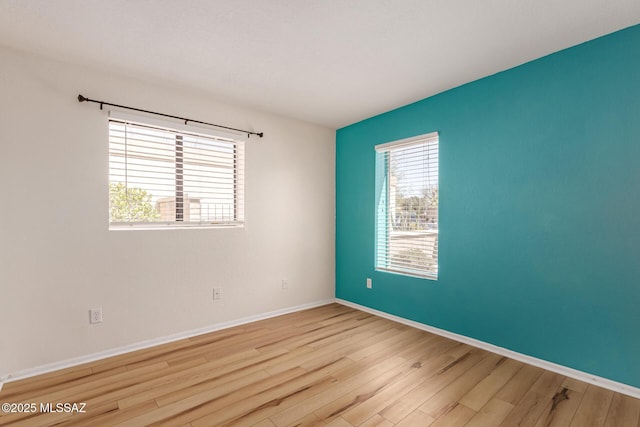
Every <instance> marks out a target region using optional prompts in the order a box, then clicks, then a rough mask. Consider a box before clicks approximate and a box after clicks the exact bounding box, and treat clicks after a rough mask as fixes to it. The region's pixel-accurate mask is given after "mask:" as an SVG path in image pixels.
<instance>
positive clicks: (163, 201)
mask: <svg viewBox="0 0 640 427" xmlns="http://www.w3.org/2000/svg"><path fill="white" fill-rule="evenodd" d="M109 190H110V191H109V195H110V197H109V199H110V200H109V201H110V215H109V216H110V218H109V221H110V224H111V225H112V226H118V225H123V226H132V225H135V226H151V225H155V226H157V225H162V224H166V225H170V226H207V225H239V224H242V222H243V220H244V210H243V206H244V144H243V143H242V142H239V141H235V140H232V139H227V138H219V137H214V136H208V135H200V134H196V133H189V132H185V131H177V130H173V129H169V128H163V127H158V126H150V125H145V124H140V123H132V122H129V121H125V120H119V119H110V120H109Z"/></svg>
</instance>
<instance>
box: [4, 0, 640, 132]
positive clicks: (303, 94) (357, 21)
mask: <svg viewBox="0 0 640 427" xmlns="http://www.w3.org/2000/svg"><path fill="white" fill-rule="evenodd" d="M639 22H640V0H0V44H4V45H6V46H10V47H13V48H17V49H20V50H25V51H31V52H35V53H39V54H43V55H46V56H48V57H53V58H58V59H60V60H63V61H66V62H72V63H81V64H84V65H87V66H90V67H98V68H102V69H106V70H109V71H113V72H116V73H120V74H125V75H129V76H136V77H142V78H144V79H146V80H154V81H158V82H162V83H165V84H166V83H171V84H180V85H183V86H189V87H193V88H197V89H199V90H202V91H206V92H208V93H210V94H212V95H213V96H215V97H217V98H218V99H220V100H223V101H227V102H233V103H237V104H241V105H244V106H249V107H253V108H258V109H261V110H266V111H270V112H274V113H278V114H282V115H285V116H289V117H294V118H299V119H303V120H306V121H309V122H314V123H318V124H321V125H325V126H329V127H332V128H339V127H342V126H345V125H348V124H350V123H353V122H356V121H358V120H361V119H364V118H366V117H370V116H372V115H375V114H378V113H382V112H384V111H387V110H390V109H393V108H395V107H399V106H402V105H405V104H408V103H410V102H413V101H417V100H419V99H422V98H425V97H427V96H430V95H433V94H436V93H438V92H442V91H444V90H446V89H450V88H452V87H455V86H459V85H461V84H463V83H466V82H469V81H472V80H476V79H478V78H481V77H484V76H487V75H490V74H494V73H496V72H498V71H502V70H505V69H508V68H511V67H513V66H516V65H519V64H522V63H524V62H527V61H530V60H532V59H535V58H539V57H541V56H544V55H547V54H549V53H552V52H556V51H558V50H561V49H564V48H566V47H569V46H573V45H576V44H579V43H581V42H584V41H587V40H590V39H593V38H596V37H598V36H601V35H604V34H607V33H610V32H613V31H616V30H619V29H622V28H625V27H629V26H631V25H635V24H637V23H639ZM636 54H637V52H636ZM113 102H117V100H113Z"/></svg>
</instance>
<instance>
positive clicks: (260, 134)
mask: <svg viewBox="0 0 640 427" xmlns="http://www.w3.org/2000/svg"><path fill="white" fill-rule="evenodd" d="M256 135H258V136H259V137H260V138H262V137H263V136H264V132H260V133H258V134H256Z"/></svg>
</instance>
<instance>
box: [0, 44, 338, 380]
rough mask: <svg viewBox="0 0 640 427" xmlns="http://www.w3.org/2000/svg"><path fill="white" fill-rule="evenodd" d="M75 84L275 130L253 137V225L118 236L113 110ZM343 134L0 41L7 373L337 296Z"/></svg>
mask: <svg viewBox="0 0 640 427" xmlns="http://www.w3.org/2000/svg"><path fill="white" fill-rule="evenodd" d="M78 93H82V94H83V95H85V96H88V97H90V98H93V99H102V100H105V101H110V102H114V103H120V104H125V105H132V106H138V107H141V108H146V109H150V110H154V111H160V112H166V113H170V114H176V115H182V116H187V117H192V118H194V119H198V120H204V121H212V122H215V123H221V124H225V125H227V126H233V127H239V128H248V129H254V130H256V131H261V132H264V133H265V137H264V138H263V139H258V138H251V139H250V141H249V142H248V143H247V145H246V193H245V199H246V205H245V207H246V226H245V227H244V228H243V229H208V230H163V231H138V232H132V231H126V232H123V231H112V232H109V231H108V193H107V188H108V184H107V182H108V156H107V149H108V147H107V117H106V112H101V111H100V110H99V108H98V106H97V105H96V104H87V103H82V104H80V103H78V101H77V100H76V97H77V95H78ZM334 145H335V144H334V132H333V130H331V129H328V128H323V127H319V126H315V125H311V124H307V123H303V122H299V121H295V120H291V119H287V118H283V117H279V116H274V115H271V114H267V113H261V112H256V111H253V110H250V109H245V108H239V107H237V106H231V105H224V104H222V103H220V102H217V101H216V100H215V99H213V98H211V97H207V96H203V95H201V94H199V93H198V92H196V91H189V90H186V89H180V88H176V87H169V86H165V87H162V86H156V85H153V84H150V83H148V82H143V81H139V80H134V79H130V78H126V77H117V76H113V75H109V74H106V73H103V72H100V71H96V70H90V69H85V68H83V67H79V66H72V65H65V64H62V63H58V62H55V61H51V60H48V59H44V58H39V57H34V56H31V55H27V54H23V53H19V52H16V51H12V50H8V49H4V48H0V182H2V190H1V193H0V194H1V196H0V197H1V198H0V378H2V377H4V376H6V375H9V374H12V373H16V372H19V371H22V370H25V369H32V368H35V367H38V366H41V365H43V364H49V363H55V362H59V361H63V360H67V359H70V358H76V357H81V356H83V355H88V354H91V353H95V352H101V351H106V350H109V349H113V348H117V347H120V346H125V345H129V344H133V343H137V342H140V341H143V340H150V339H155V338H158V337H163V336H167V335H170V334H176V333H180V332H182V331H186V330H191V329H195V328H201V327H206V326H207V325H213V324H216V323H219V322H225V321H231V320H233V319H239V318H242V317H246V316H250V315H256V314H259V313H265V312H269V311H273V310H278V309H283V308H287V307H292V306H297V305H301V304H306V303H313V302H315V301H320V300H324V299H327V298H333V295H334V235H335V233H334V212H335V209H334V194H335V192H334V191H335V190H334V189H335V179H334V171H335V166H334V164H335V162H334V151H335V150H334ZM283 278H286V279H288V281H289V289H288V290H282V289H281V285H280V281H281V279H283ZM214 286H221V287H222V288H223V299H222V300H219V301H213V299H212V288H213V287H214ZM91 307H102V308H103V311H104V322H103V323H102V324H99V325H89V322H88V310H89V308H91Z"/></svg>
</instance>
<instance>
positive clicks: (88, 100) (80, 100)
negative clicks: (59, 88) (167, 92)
mask: <svg viewBox="0 0 640 427" xmlns="http://www.w3.org/2000/svg"><path fill="white" fill-rule="evenodd" d="M78 102H94V103H96V104H100V109H101V110H102V107H103V106H105V105H110V106H111V107H118V108H124V109H127V110H134V111H140V112H142V113H149V114H155V115H156V116H162V117H169V118H171V119H178V120H183V121H184V124H185V125H186V124H187V123H189V122H191V123H199V124H201V125H207V126H215V127H217V128H221V129H228V130H235V131H236V132H242V133H246V134H247V136H251V135H258V136H259V137H260V138H262V137H263V136H264V132H252V131H250V130H242V129H236V128H230V127H228V126H221V125H216V124H213V123H207V122H201V121H200V120H192V119H187V118H186V117H178V116H172V115H170V114H162V113H156V112H153V111H149V110H143V109H141V108H134V107H126V106H124V105H118V104H111V103H109V102H104V101H96V100H95V99H89V98H87V97H86V96H82V95H78Z"/></svg>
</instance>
